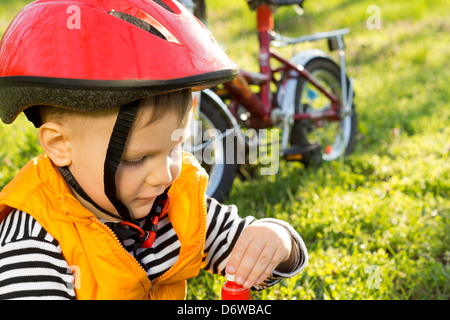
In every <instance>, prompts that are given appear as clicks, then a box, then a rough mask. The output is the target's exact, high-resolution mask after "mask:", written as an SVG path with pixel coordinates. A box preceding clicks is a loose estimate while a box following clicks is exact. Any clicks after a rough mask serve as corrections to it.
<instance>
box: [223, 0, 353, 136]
mask: <svg viewBox="0 0 450 320" xmlns="http://www.w3.org/2000/svg"><path fill="white" fill-rule="evenodd" d="M273 27H274V24H273V13H272V9H271V8H270V7H268V6H266V5H261V6H259V7H258V8H257V29H258V36H259V44H260V50H259V66H260V72H259V73H250V72H247V71H245V70H241V71H240V74H239V76H238V77H237V78H236V79H235V80H234V81H232V82H229V83H226V84H224V86H225V88H226V89H227V91H228V92H229V93H230V95H231V97H232V99H231V100H232V103H231V105H230V109H231V112H232V113H233V114H234V115H236V107H237V105H241V106H243V107H244V108H245V109H246V110H247V111H248V112H249V113H250V114H251V117H250V126H251V127H252V128H268V127H272V126H274V125H277V124H279V123H280V122H282V121H285V122H286V121H287V122H289V121H299V120H303V119H314V120H315V121H316V120H317V121H319V120H323V119H327V120H332V121H333V120H339V119H340V118H341V116H342V115H343V114H346V113H348V112H350V109H351V103H350V104H349V101H348V100H351V98H352V96H353V94H351V95H348V92H347V91H348V88H347V81H346V72H345V56H344V43H343V35H344V34H346V33H348V32H349V29H342V30H336V31H331V32H323V33H317V34H314V35H309V36H303V37H298V38H288V37H283V36H281V35H278V34H275V33H274V32H273ZM325 38H328V39H335V41H336V42H337V48H338V49H339V56H340V68H341V86H342V88H341V92H342V101H341V99H340V98H339V97H338V96H337V95H335V94H334V93H333V92H329V91H327V89H325V88H324V87H323V86H322V85H321V84H320V83H319V82H318V81H317V80H316V79H315V78H314V76H313V75H312V74H310V73H309V72H308V71H307V70H306V69H304V68H303V66H302V65H295V64H294V63H292V62H290V61H288V60H286V59H284V58H283V57H281V56H280V55H278V54H277V53H275V52H274V51H272V50H271V48H270V46H271V44H274V45H275V46H278V47H281V46H283V45H290V44H296V43H300V42H306V41H315V40H319V39H325ZM271 59H274V60H277V61H278V62H280V63H281V65H282V66H281V67H279V68H277V69H272V67H271V63H270V62H271ZM279 72H283V74H284V75H287V76H286V77H284V79H283V81H284V82H286V81H288V80H289V79H296V78H298V76H300V77H303V78H305V79H306V80H307V81H309V82H310V83H311V84H312V85H313V86H315V87H316V88H317V89H318V90H319V91H320V92H321V93H323V94H324V96H326V97H327V98H328V99H329V100H330V103H331V108H330V109H329V110H326V111H317V112H314V113H307V112H305V113H298V114H295V113H293V114H289V115H281V116H280V115H278V117H274V116H273V114H272V111H273V110H274V109H275V108H276V107H277V102H276V100H277V99H274V98H271V89H270V87H271V83H275V84H277V80H276V79H275V77H274V74H276V73H279ZM250 85H258V86H259V87H260V93H259V94H255V93H253V92H252V91H251V88H250ZM350 89H351V90H350V92H351V93H352V86H351V88H350ZM350 92H349V93H350ZM349 98H350V99H349Z"/></svg>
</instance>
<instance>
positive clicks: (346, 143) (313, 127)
mask: <svg viewBox="0 0 450 320" xmlns="http://www.w3.org/2000/svg"><path fill="white" fill-rule="evenodd" d="M304 68H305V69H306V70H308V71H309V72H310V73H311V74H312V75H313V76H314V77H315V78H316V79H317V80H318V82H319V83H320V84H321V85H322V86H323V87H324V88H325V89H326V90H328V91H330V92H333V93H334V94H336V95H337V96H338V97H340V98H341V99H342V93H341V77H340V73H341V72H340V68H339V66H338V65H337V64H336V63H334V62H333V61H331V60H329V59H324V58H314V59H312V60H310V61H309V62H308V63H307V64H306V65H305V66H304ZM348 87H349V81H348V79H347V88H348ZM295 104H296V106H295V108H296V110H295V111H296V113H303V112H308V113H309V112H311V113H314V112H323V111H327V110H329V109H331V103H330V100H329V99H328V98H327V97H326V96H325V95H323V94H322V93H321V92H320V91H319V90H318V89H317V88H316V87H315V86H313V85H312V84H311V83H310V82H309V81H307V80H306V79H304V78H302V77H300V78H299V81H298V84H297V90H296V99H295ZM356 121H357V120H356V112H355V105H354V104H352V107H351V112H350V113H348V114H346V115H344V116H341V117H340V118H339V120H330V121H328V120H326V119H325V120H317V119H305V120H301V121H297V122H295V124H294V126H293V128H292V134H291V139H290V142H291V145H293V144H301V145H307V144H315V143H317V144H319V145H320V146H321V148H322V160H324V161H332V160H336V159H338V158H340V157H341V156H346V155H349V154H350V153H351V152H353V149H354V146H355V135H356V125H357V124H356V123H357V122H356Z"/></svg>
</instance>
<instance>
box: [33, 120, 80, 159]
mask: <svg viewBox="0 0 450 320" xmlns="http://www.w3.org/2000/svg"><path fill="white" fill-rule="evenodd" d="M39 142H40V143H41V147H42V149H43V150H44V152H45V153H46V154H47V155H48V156H49V158H50V159H51V160H52V161H53V162H54V163H55V164H56V165H57V166H58V167H65V166H68V165H69V164H70V163H71V162H72V156H71V144H70V140H69V139H68V135H67V130H65V129H64V127H63V126H61V125H59V124H57V123H55V122H46V123H44V124H43V125H42V126H41V127H40V128H39Z"/></svg>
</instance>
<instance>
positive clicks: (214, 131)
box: [187, 0, 357, 200]
mask: <svg viewBox="0 0 450 320" xmlns="http://www.w3.org/2000/svg"><path fill="white" fill-rule="evenodd" d="M246 1H247V3H248V5H249V6H250V9H251V10H256V17H257V30H258V40H259V57H258V58H259V67H260V72H258V73H254V72H248V71H245V70H241V71H240V73H239V75H238V77H237V78H236V79H235V80H234V81H232V82H228V83H225V84H224V85H223V87H217V88H213V89H207V90H204V91H202V92H201V93H199V94H197V95H196V97H195V99H194V100H195V103H194V105H195V106H196V107H195V108H194V109H195V110H196V111H195V116H194V120H195V121H193V127H191V131H192V137H193V142H191V144H190V147H188V148H187V149H188V151H190V152H192V153H193V154H194V155H195V156H196V157H197V158H198V159H199V161H200V162H201V163H202V166H203V167H205V169H206V170H207V172H208V173H209V175H210V180H209V184H208V189H207V193H208V195H210V196H213V197H215V198H217V199H219V200H224V199H225V198H226V197H227V196H228V194H229V192H230V190H231V187H232V184H233V181H234V179H235V176H236V174H237V172H238V169H240V168H242V167H243V165H245V163H244V164H243V163H242V161H241V162H239V161H236V160H237V158H236V157H237V156H239V154H238V155H233V157H231V161H225V160H229V159H230V157H228V154H230V153H233V152H235V150H236V149H237V147H236V146H238V147H242V146H244V147H246V148H247V149H246V150H248V149H249V148H251V147H254V146H255V144H256V145H258V143H259V141H260V140H259V139H258V137H256V138H255V137H254V136H253V137H251V136H249V135H248V134H247V132H248V130H249V129H253V130H257V129H268V128H280V129H281V156H282V158H284V159H285V160H287V161H300V162H302V163H303V164H304V165H305V166H310V165H317V164H319V163H320V162H321V161H333V160H336V159H339V158H340V157H343V156H346V155H349V154H350V153H351V152H352V151H353V149H354V145H355V135H356V121H357V120H356V111H355V105H354V103H353V97H354V91H353V82H352V79H350V78H348V77H347V74H346V65H345V46H344V41H343V37H344V35H345V34H347V33H349V32H350V30H349V29H340V30H334V31H329V32H320V33H315V34H311V35H305V36H300V37H296V38H291V37H286V36H282V35H280V34H278V33H276V32H275V31H274V30H273V29H274V24H273V10H272V8H276V7H280V6H285V5H299V6H302V4H303V2H304V0H246ZM321 39H326V40H327V41H328V47H329V50H330V51H334V50H338V52H339V64H337V63H336V62H335V61H334V60H333V58H332V57H331V56H330V55H329V54H327V53H326V52H324V51H323V50H319V49H307V50H303V51H300V52H298V53H297V54H295V55H294V56H293V57H292V58H291V59H290V60H287V59H285V58H284V57H282V56H281V55H279V54H278V53H276V52H275V51H274V50H272V49H271V47H284V46H288V45H295V44H299V43H304V42H312V41H317V40H321ZM272 60H275V61H277V63H278V64H280V66H276V67H275V66H274V64H273V63H272V62H271V61H272ZM255 86H256V87H258V88H259V91H258V92H256V90H252V88H254V87H255ZM273 88H275V89H273ZM225 102H226V103H225ZM244 130H247V131H245V132H244ZM231 136H234V137H235V138H236V140H233V141H235V143H236V144H235V145H234V146H230V145H229V144H228V143H224V142H223V141H224V140H225V139H228V137H231ZM207 148H209V150H208V152H210V155H211V157H210V159H209V161H204V160H205V159H204V153H205V150H207ZM240 150H242V148H241V149H240ZM211 159H212V160H211Z"/></svg>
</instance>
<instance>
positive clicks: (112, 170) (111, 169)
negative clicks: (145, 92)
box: [103, 100, 140, 222]
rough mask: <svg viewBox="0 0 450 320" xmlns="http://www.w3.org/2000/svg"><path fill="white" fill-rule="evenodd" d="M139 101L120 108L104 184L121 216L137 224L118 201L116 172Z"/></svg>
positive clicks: (107, 159) (107, 154)
mask: <svg viewBox="0 0 450 320" xmlns="http://www.w3.org/2000/svg"><path fill="white" fill-rule="evenodd" d="M139 102H140V101H139V100H136V101H133V102H130V103H127V104H125V105H123V106H121V107H120V110H119V114H118V116H117V119H116V123H115V125H114V129H113V131H112V134H111V138H110V140H109V145H108V150H107V152H106V158H105V164H104V174H103V182H104V188H105V194H106V196H107V197H108V199H109V201H111V203H112V204H113V205H114V207H115V208H116V210H117V212H118V213H119V215H120V216H121V217H122V218H123V219H124V220H126V221H130V222H135V221H134V220H133V219H132V218H131V215H130V212H129V211H128V208H127V207H126V206H125V205H124V204H123V203H122V202H121V201H120V200H119V199H117V194H116V172H117V167H118V166H119V163H120V160H121V159H122V154H123V150H124V149H125V144H126V142H127V138H128V135H129V133H130V129H131V126H132V125H133V121H134V118H135V117H136V114H137V110H138V107H139Z"/></svg>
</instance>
